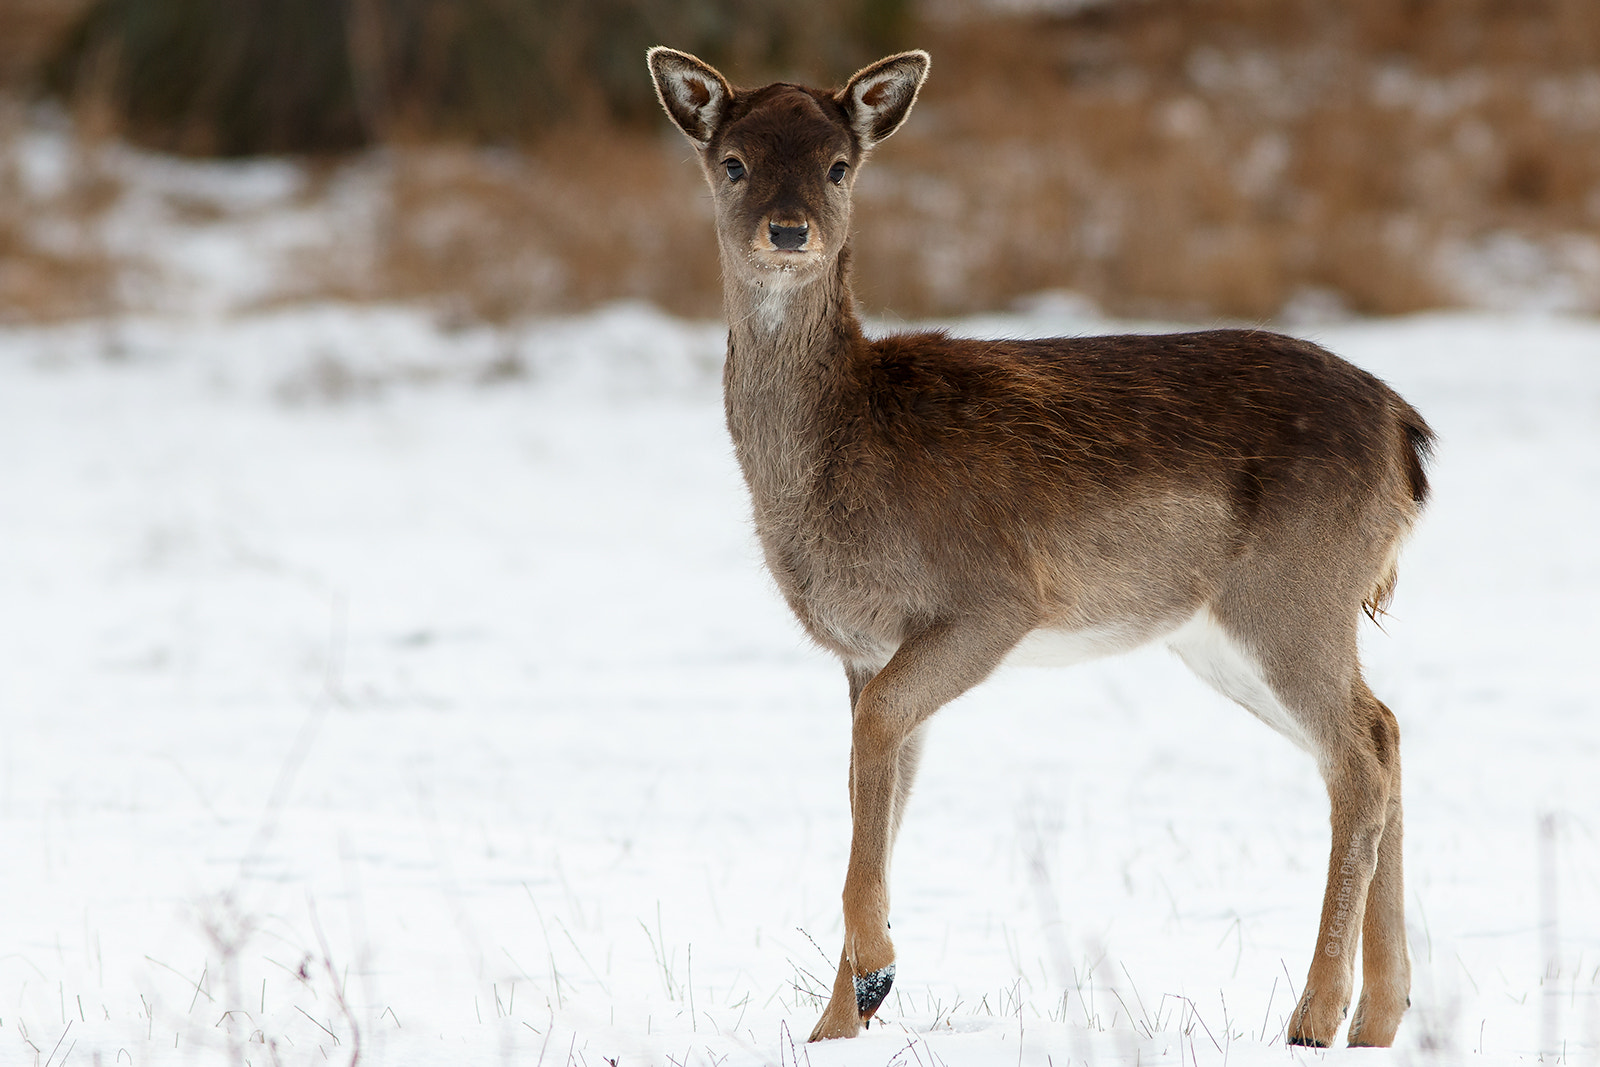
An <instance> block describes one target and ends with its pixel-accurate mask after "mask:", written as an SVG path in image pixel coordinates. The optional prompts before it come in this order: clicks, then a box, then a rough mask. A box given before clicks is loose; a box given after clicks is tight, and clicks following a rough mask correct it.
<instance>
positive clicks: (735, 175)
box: [722, 159, 744, 182]
mask: <svg viewBox="0 0 1600 1067" xmlns="http://www.w3.org/2000/svg"><path fill="white" fill-rule="evenodd" d="M722 166H723V168H724V169H726V170H727V172H728V180H729V181H730V182H736V181H738V180H739V179H740V178H743V177H744V164H743V163H740V162H739V161H738V160H737V159H727V160H724V161H723V163H722Z"/></svg>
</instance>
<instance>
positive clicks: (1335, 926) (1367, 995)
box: [1173, 609, 1410, 1047]
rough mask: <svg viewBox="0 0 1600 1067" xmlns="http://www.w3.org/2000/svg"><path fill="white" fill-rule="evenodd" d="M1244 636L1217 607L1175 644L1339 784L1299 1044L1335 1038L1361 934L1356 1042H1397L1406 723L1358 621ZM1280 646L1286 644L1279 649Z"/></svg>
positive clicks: (1402, 1000)
mask: <svg viewBox="0 0 1600 1067" xmlns="http://www.w3.org/2000/svg"><path fill="white" fill-rule="evenodd" d="M1352 611H1353V609H1352ZM1256 618H1259V616H1256ZM1239 633H1249V631H1247V630H1245V628H1244V627H1239V628H1237V629H1236V628H1234V627H1231V626H1229V625H1228V623H1227V622H1226V621H1220V620H1218V619H1216V618H1215V617H1212V616H1209V615H1208V616H1207V617H1206V618H1205V619H1204V620H1202V621H1201V622H1199V623H1197V624H1190V625H1189V626H1186V627H1184V629H1183V630H1181V631H1180V632H1179V633H1178V634H1177V635H1175V638H1174V640H1173V647H1174V649H1175V650H1176V651H1177V652H1178V654H1179V655H1180V656H1181V657H1182V658H1183V659H1184V661H1185V662H1186V663H1188V664H1189V666H1190V667H1191V668H1193V669H1194V670H1195V672H1196V673H1197V674H1199V675H1200V676H1201V677H1202V678H1204V679H1205V680H1206V681H1208V682H1210V683H1211V684H1212V685H1214V686H1216V687H1217V688H1218V689H1220V690H1221V691H1222V692H1223V693H1225V694H1226V695H1228V696H1230V697H1232V698H1233V699H1235V700H1237V701H1238V702H1239V703H1241V704H1243V705H1244V706H1245V707H1246V708H1247V709H1249V710H1250V711H1251V712H1252V713H1254V714H1255V715H1256V716H1257V717H1258V718H1261V719H1262V720H1264V721H1265V722H1267V723H1268V724H1269V725H1272V726H1273V727H1274V728H1276V729H1278V730H1279V731H1280V732H1282V733H1284V734H1285V735H1287V736H1288V737H1289V738H1290V739H1291V740H1293V741H1295V742H1296V743H1297V744H1299V745H1300V746H1301V747H1302V748H1305V749H1307V750H1308V751H1310V752H1311V753H1312V754H1313V755H1314V756H1315V757H1316V759H1317V763H1318V766H1319V767H1320V769H1321V771H1322V776H1323V780H1324V782H1325V784H1326V786H1327V789H1328V799H1329V806H1330V815H1331V819H1330V821H1331V824H1332V831H1333V838H1332V849H1331V851H1330V855H1329V857H1328V881H1327V887H1326V890H1325V892H1324V895H1323V902H1322V915H1321V919H1320V922H1319V924H1318V932H1317V942H1316V949H1315V953H1314V955H1313V957H1312V962H1311V968H1310V972H1309V974H1308V975H1307V978H1306V987H1305V990H1304V992H1303V993H1302V995H1301V997H1300V1001H1299V1003H1298V1004H1297V1005H1296V1007H1295V1010H1294V1013H1293V1015H1292V1016H1291V1017H1290V1020H1289V1030H1288V1035H1287V1038H1288V1042H1289V1043H1290V1044H1296V1045H1314V1046H1320V1047H1327V1046H1328V1045H1330V1044H1332V1042H1333V1039H1334V1037H1335V1036H1336V1035H1337V1033H1338V1030H1339V1027H1340V1025H1341V1024H1342V1023H1343V1021H1344V1017H1345V1014H1346V1012H1347V1011H1348V1008H1349V1005H1350V998H1351V992H1352V990H1353V988H1354V984H1355V947H1356V943H1357V938H1358V935H1357V931H1361V936H1362V938H1363V939H1364V941H1365V945H1364V959H1363V967H1362V970H1363V977H1364V991H1363V994H1362V1001H1361V1007H1360V1009H1358V1011H1357V1015H1356V1021H1355V1023H1354V1024H1353V1025H1352V1027H1351V1043H1352V1044H1355V1043H1360V1044H1384V1045H1386V1044H1388V1043H1389V1042H1390V1041H1392V1040H1393V1037H1394V1031H1395V1028H1396V1027H1397V1026H1398V1025H1399V1021H1400V1014H1401V1013H1402V1012H1403V1011H1404V1010H1405V1004H1406V1002H1407V1001H1406V994H1407V990H1408V988H1409V982H1410V963H1409V960H1408V958H1407V956H1406V948H1405V915H1404V890H1403V878H1402V875H1401V858H1400V844H1401V842H1400V834H1401V828H1400V760H1399V741H1400V732H1399V727H1398V725H1397V724H1396V723H1395V721H1394V716H1393V715H1391V714H1390V713H1389V710H1388V709H1387V708H1385V707H1384V706H1383V705H1382V704H1381V703H1379V702H1378V700H1377V699H1376V698H1375V697H1373V695H1372V693H1371V691H1370V690H1369V689H1367V687H1366V684H1365V683H1364V682H1363V681H1362V680H1361V676H1360V670H1359V667H1358V666H1357V663H1356V656H1355V635H1354V630H1353V626H1352V627H1351V628H1350V630H1349V631H1348V633H1347V634H1341V635H1340V636H1339V637H1337V638H1334V637H1330V636H1329V635H1326V634H1322V635H1318V634H1306V633H1300V634H1296V635H1294V636H1292V637H1289V638H1288V639H1287V640H1278V639H1275V637H1274V635H1272V634H1262V633H1261V631H1260V630H1259V629H1257V630H1256V632H1255V633H1249V636H1248V637H1245V638H1240V637H1238V636H1235V635H1236V634H1239ZM1250 638H1255V640H1251V639H1250ZM1279 643H1281V644H1282V645H1283V646H1285V647H1283V648H1277V647H1274V646H1275V644H1279ZM1252 645H1253V646H1255V648H1254V650H1253V651H1252V650H1251V648H1250V646H1252ZM1391 831H1392V832H1391Z"/></svg>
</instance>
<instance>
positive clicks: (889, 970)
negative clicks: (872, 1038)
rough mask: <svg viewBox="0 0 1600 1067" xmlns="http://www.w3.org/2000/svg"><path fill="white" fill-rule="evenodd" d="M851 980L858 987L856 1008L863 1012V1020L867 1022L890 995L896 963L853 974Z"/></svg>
mask: <svg viewBox="0 0 1600 1067" xmlns="http://www.w3.org/2000/svg"><path fill="white" fill-rule="evenodd" d="M850 980H851V981H852V982H853V983H855V987H856V1010H857V1011H858V1012H860V1013H861V1021H862V1022H866V1021H867V1020H868V1019H870V1018H872V1014H873V1012H875V1011H877V1010H878V1005H880V1004H882V1003H883V998H884V997H886V996H888V995H889V987H890V986H892V985H894V964H892V963H891V964H889V966H887V967H881V968H879V969H878V970H876V971H870V972H868V973H867V974H857V975H852V976H851V979H850Z"/></svg>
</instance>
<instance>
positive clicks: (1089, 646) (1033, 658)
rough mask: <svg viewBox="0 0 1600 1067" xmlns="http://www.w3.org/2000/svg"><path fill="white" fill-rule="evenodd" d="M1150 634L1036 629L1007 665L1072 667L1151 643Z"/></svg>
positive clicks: (1130, 631) (1101, 629)
mask: <svg viewBox="0 0 1600 1067" xmlns="http://www.w3.org/2000/svg"><path fill="white" fill-rule="evenodd" d="M1150 638H1151V635H1150V634H1149V633H1147V632H1137V631H1132V630H1127V629H1112V628H1109V627H1090V628H1088V629H1083V630H1035V631H1033V632H1032V633H1030V634H1029V635H1028V636H1027V637H1024V638H1023V639H1022V640H1021V641H1020V642H1018V644H1017V647H1016V648H1014V649H1012V650H1011V653H1010V654H1009V655H1007V656H1006V659H1005V662H1006V664H1007V666H1015V667H1071V666H1073V665H1074V664H1078V663H1087V662H1088V661H1089V660H1092V659H1099V658H1100V657H1102V656H1114V655H1116V654H1117V653H1119V652H1128V651H1131V650H1132V649H1135V648H1138V647H1139V646H1140V645H1142V644H1145V643H1146V642H1147V641H1149V640H1150Z"/></svg>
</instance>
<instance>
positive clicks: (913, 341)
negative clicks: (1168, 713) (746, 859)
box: [649, 48, 1433, 1045]
mask: <svg viewBox="0 0 1600 1067" xmlns="http://www.w3.org/2000/svg"><path fill="white" fill-rule="evenodd" d="M928 64H929V59H928V56H927V54H926V53H924V52H906V53H903V54H900V55H894V56H889V57H888V58H886V59H883V60H880V61H878V62H877V63H874V64H872V65H871V66H869V67H867V68H866V69H864V70H862V71H861V72H860V73H858V74H856V75H855V76H854V77H853V78H851V79H850V81H849V82H848V83H847V84H846V85H845V86H844V88H842V89H839V90H838V91H836V92H835V91H823V90H818V89H810V88H806V87H804V86H801V85H791V84H787V83H779V84H775V85H768V86H766V87H765V88H761V89H753V90H743V89H738V90H736V89H734V88H733V87H732V86H730V85H729V84H728V81H727V80H726V79H725V78H724V77H723V76H722V75H721V74H719V73H718V72H717V71H716V70H714V69H713V68H711V67H710V66H708V65H707V64H705V63H703V62H701V61H700V60H698V59H696V58H695V57H693V56H691V55H687V54H685V53H683V52H677V51H673V50H671V49H668V48H655V49H652V50H651V51H650V54H649V66H650V71H651V74H652V75H653V76H654V78H655V85H656V90H657V92H658V93H659V95H660V98H661V103H662V106H663V107H665V108H666V111H667V114H668V115H669V116H671V118H672V120H673V122H675V123H676V124H677V125H678V127H679V128H680V129H682V131H683V132H684V133H685V134H686V135H687V136H688V138H689V140H690V141H691V142H692V143H693V144H694V146H695V148H696V149H697V150H698V154H699V158H700V164H701V167H702V169H703V170H704V172H705V178H706V181H707V182H708V183H709V184H710V186H711V192H712V202H713V205H714V210H715V215H716V228H717V239H718V244H719V247H720V250H721V259H722V275H723V284H724V288H725V302H726V309H727V316H728V356H727V366H726V369H725V373H724V388H725V403H726V412H727V420H728V429H729V431H730V433H731V434H732V437H733V443H734V448H735V451H736V453H737V455H738V460H739V464H740V466H741V467H742V468H743V471H744V477H745V480H746V482H747V483H748V485H749V488H750V495H751V500H752V503H753V505H754V513H755V523H756V531H757V533H758V535H759V537H760V540H761V546H762V549H763V551H764V553H765V555H766V560H767V565H768V566H769V567H770V568H771V570H772V573H773V576H774V577H775V578H776V579H777V582H778V585H779V587H780V588H781V589H782V591H783V595H784V597H785V598H786V599H787V600H788V603H789V606H790V607H791V608H793V610H794V612H795V614H796V615H797V616H799V618H800V622H801V623H802V625H804V627H805V629H806V631H807V632H808V633H809V634H810V635H811V637H812V638H813V639H815V640H816V641H817V642H818V643H819V644H820V645H822V646H823V647H824V648H827V649H829V650H830V651H832V652H833V653H835V654H836V655H838V657H839V658H840V659H841V660H842V661H843V664H844V670H845V675H846V677H847V678H848V680H849V684H850V704H851V709H852V726H851V731H852V732H851V751H850V806H851V817H852V836H851V842H850V861H849V868H848V870H847V871H846V874H845V884H844V950H843V952H842V954H841V956H840V960H839V973H838V977H837V979H836V981H835V982H834V986H833V993H832V998H831V999H830V1001H829V1003H828V1007H827V1009H826V1010H825V1011H824V1013H823V1015H822V1019H821V1021H820V1022H818V1023H817V1027H816V1030H815V1031H814V1032H813V1033H812V1035H811V1037H812V1039H813V1040H817V1039H819V1038H831V1037H850V1036H853V1035H855V1034H857V1033H859V1032H860V1030H861V1028H862V1027H863V1026H864V1025H865V1024H866V1023H867V1021H868V1020H869V1019H871V1017H872V1015H873V1013H874V1012H875V1011H876V1010H877V1008H878V1006H879V1005H880V1004H881V1003H882V1001H883V998H884V996H885V994H886V993H887V992H888V991H889V987H890V984H891V983H892V982H893V980H894V946H893V944H892V943H891V941H890V938H889V924H888V917H889V888H888V880H887V872H888V861H889V852H890V848H891V846H892V845H893V842H894V838H895V834H896V831H897V830H898V829H899V825H900V819H901V816H902V815H903V814H904V810H905V804H906V798H907V795H908V794H909V793H910V790H911V779H912V775H913V774H914V773H915V771H916V767H917V758H918V752H919V749H920V748H921V740H922V727H923V725H924V723H926V721H927V719H928V718H929V716H931V715H932V714H933V713H934V712H935V711H937V710H938V709H939V708H940V707H941V706H943V705H944V704H945V703H947V702H949V701H950V700H951V699H953V698H954V697H956V696H958V695H959V694H961V693H962V692H964V691H966V690H967V689H969V688H971V687H972V686H974V685H976V684H978V683H979V682H981V681H982V680H983V679H984V678H985V677H986V676H987V675H988V674H989V673H990V672H991V671H993V670H994V669H995V668H996V667H997V666H999V665H1000V664H1001V663H1002V662H1004V661H1005V660H1006V659H1007V658H1009V657H1013V656H1014V655H1021V654H1037V653H1039V652H1041V651H1044V652H1052V651H1053V652H1054V653H1056V654H1057V655H1058V656H1059V657H1060V658H1062V659H1064V660H1066V661H1075V660H1082V659H1086V658H1090V657H1093V656H1097V655H1103V654H1107V653H1112V652H1119V651H1122V650H1124V649H1130V648H1133V647H1135V646H1138V645H1142V644H1145V643H1147V642H1151V641H1163V642H1165V643H1166V644H1167V645H1169V646H1170V647H1172V648H1173V649H1174V650H1175V651H1176V652H1177V653H1178V655H1179V656H1180V657H1181V658H1182V659H1183V661H1184V662H1185V663H1187V664H1188V665H1189V667H1190V668H1192V669H1193V670H1194V672H1195V673H1196V674H1198V675H1199V676H1200V677H1201V678H1203V679H1204V680H1205V681H1207V682H1209V683H1210V684H1211V685H1213V686H1215V687H1216V688H1217V689H1219V690H1221V691H1222V692H1223V693H1224V694H1226V695H1227V696H1229V697H1232V698H1233V699H1234V700H1236V701H1238V702H1239V703H1240V704H1242V705H1244V707H1245V708H1246V709H1247V710H1249V711H1250V712H1252V713H1253V714H1255V715H1256V716H1257V717H1258V718H1260V719H1261V720H1262V721H1264V722H1266V723H1267V724H1268V725H1269V726H1272V727H1273V728H1274V729H1276V730H1278V731H1279V732H1280V733H1283V734H1284V735H1286V736H1287V737H1288V738H1289V739H1290V740H1291V741H1293V742H1294V743H1295V744H1297V745H1299V746H1300V747H1301V748H1303V749H1305V750H1306V751H1308V752H1309V753H1311V755H1312V756H1313V757H1315V759H1316V761H1317V766H1318V769H1319V770H1320V771H1321V772H1322V776H1323V779H1324V780H1325V781H1326V783H1327V788H1328V796H1329V798H1330V800H1331V803H1332V823H1333V852H1332V856H1331V857H1330V859H1329V863H1328V884H1327V892H1326V896H1325V897H1324V899H1323V904H1322V918H1321V924H1320V926H1319V929H1318V934H1317V943H1316V948H1315V952H1314V955H1313V959H1312V963H1311V971H1310V974H1309V976H1308V977H1307V979H1306V986H1305V993H1304V995H1303V996H1302V997H1301V998H1300V1001H1299V1003H1298V1004H1297V1005H1296V1007H1295V1009H1294V1014H1293V1016H1292V1017H1291V1019H1290V1021H1289V1026H1288V1035H1287V1036H1288V1040H1289V1041H1290V1042H1292V1043H1296V1044H1306V1045H1327V1044H1329V1043H1330V1042H1332V1041H1333V1039H1334V1037H1335V1035H1336V1033H1337V1032H1338V1029H1339V1026H1340V1024H1341V1020H1342V1018H1343V1017H1344V1015H1345V1013H1346V1009H1347V1007H1348V1005H1349V1003H1350V997H1351V990H1352V986H1353V983H1354V969H1355V963H1354V951H1355V947H1356V944H1357V938H1358V933H1357V932H1358V931H1359V932H1360V933H1359V937H1360V940H1361V943H1362V946H1363V953H1362V977H1363V985H1362V993H1361V1002H1360V1004H1359V1005H1358V1007H1357V1008H1356V1014H1355V1018H1354V1019H1353V1020H1352V1021H1351V1023H1350V1033H1349V1041H1350V1043H1351V1044H1352V1045H1387V1044H1389V1043H1390V1042H1391V1041H1392V1040H1393V1038H1394V1033H1395V1028H1396V1027H1397V1026H1398V1025H1399V1022H1400V1016H1401V1014H1402V1013H1403V1012H1404V1011H1405V1009H1406V1006H1407V1004H1408V1003H1409V1001H1408V991H1409V988H1410V960H1409V957H1408V955H1407V952H1406V936H1405V918H1404V913H1403V910H1404V900H1403V890H1402V884H1401V858H1400V837H1401V812H1400V750H1399V743H1400V737H1399V730H1398V727H1397V725H1396V723H1395V718H1394V716H1393V715H1392V714H1391V713H1390V712H1389V709H1388V708H1386V707H1385V706H1384V705H1383V704H1382V703H1381V702H1379V700H1378V699H1377V698H1376V697H1375V696H1373V695H1372V691H1371V690H1369V689H1368V688H1367V685H1366V683H1365V682H1364V681H1363V680H1362V677H1361V669H1360V666H1359V664H1358V662H1357V657H1356V629H1357V623H1358V620H1359V617H1360V616H1361V614H1362V611H1363V608H1364V607H1365V609H1366V610H1367V611H1369V612H1374V611H1377V610H1379V609H1381V607H1382V606H1383V604H1384V602H1385V600H1386V599H1387V597H1388V596H1389V593H1390V591H1391V589H1392V587H1393V583H1394V576H1395V559H1396V554H1397V551H1398V549H1399V546H1400V543H1401V541H1402V540H1403V539H1404V538H1405V536H1406V533H1407V531H1409V530H1410V528H1411V526H1412V524H1413V523H1414V522H1415V521H1416V519H1417V516H1418V514H1419V512H1420V510H1421V506H1422V502H1423V500H1424V498H1425V497H1426V495H1427V490H1428V485H1427V479H1426V477H1425V475H1424V473H1423V460H1424V458H1425V457H1426V455H1427V453H1428V451H1429V448H1430V444H1431V442H1432V437H1433V435H1432V433H1431V432H1430V431H1429V429H1428V427H1427V424H1426V423H1424V422H1423V420H1422V418H1421V416H1419V415H1418V414H1417V412H1416V411H1415V410H1413V409H1412V407H1411V406H1410V405H1409V404H1407V403H1406V402H1405V401H1404V400H1402V399H1401V398H1400V397H1399V396H1397V395H1396V394H1395V393H1394V392H1393V391H1392V390H1391V389H1389V388H1388V387H1387V386H1385V385H1384V384H1383V383H1382V382H1380V381H1379V380H1378V379H1376V378H1374V377H1373V376H1372V375H1370V374H1367V373H1365V372H1363V371H1361V370H1358V369H1357V368H1355V367H1353V366H1351V365H1350V364H1348V363H1346V362H1344V361H1343V360H1341V359H1339V358H1338V357H1336V356H1334V355H1332V354H1330V353H1328V352H1326V351H1324V350H1323V349H1321V348H1319V347H1317V346H1316V345H1313V344H1309V343H1307V342H1305V341H1298V340H1295V339H1293V338H1290V337H1283V336H1280V335H1277V334H1272V333H1266V332H1263V331H1260V330H1210V331H1205V332H1200V333H1182V334H1171V335H1164V336H1122V337H1087V338H1056V339H1052V340H1037V341H1014V340H998V341H975V340H962V339H957V338H953V337H948V336H946V335H944V334H942V333H909V334H900V335H895V336H890V337H885V338H882V339H879V340H871V339H869V338H867V337H866V336H864V335H863V333H862V330H861V325H860V322H859V320H858V319H857V318H856V313H855V309H854V306H853V301H852V298H851V290H850V240H849V236H850V194H851V189H852V187H853V186H854V184H855V177H856V173H857V171H858V170H859V168H860V166H861V164H862V162H863V160H864V159H865V158H866V156H867V153H868V152H869V151H870V150H871V149H872V148H873V147H874V146H876V145H877V144H878V143H879V142H880V141H882V140H883V139H884V138H886V137H888V136H889V135H890V134H892V133H894V131H895V130H896V129H897V128H898V127H899V126H900V124H901V123H902V122H904V121H905V118H906V115H907V113H908V112H909V111H910V110H911V105H912V103H913V102H914V101H915V100H916V98H917V93H918V90H919V89H920V88H921V86H922V82H923V79H924V78H925V77H926V76H927V72H928Z"/></svg>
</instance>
